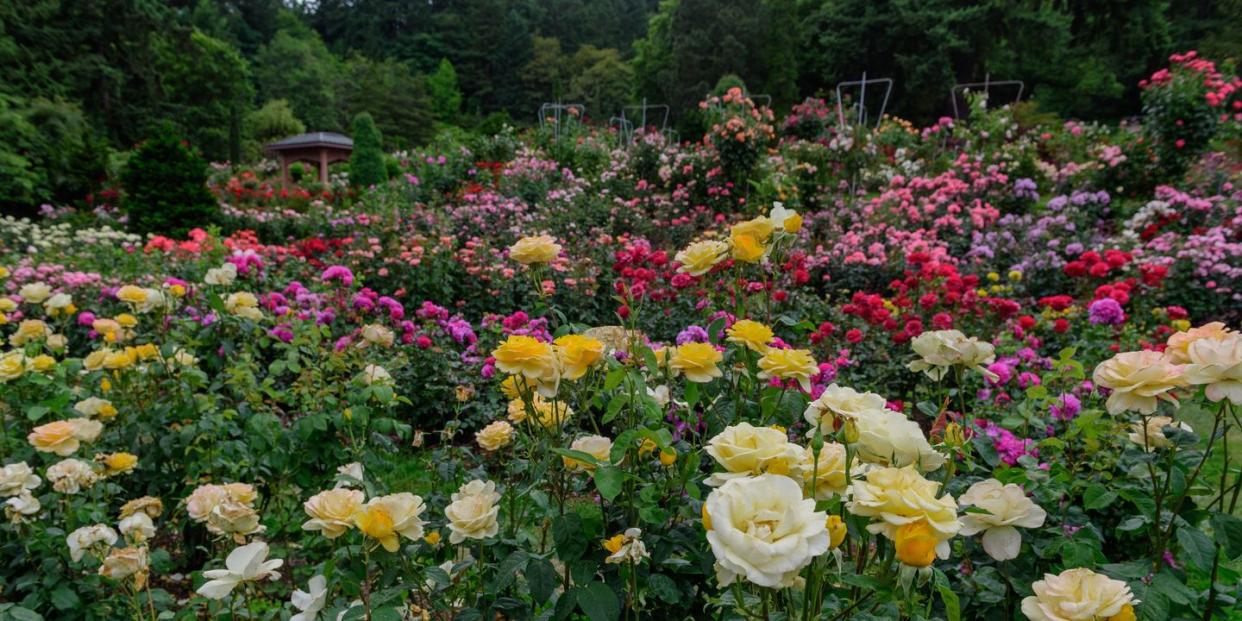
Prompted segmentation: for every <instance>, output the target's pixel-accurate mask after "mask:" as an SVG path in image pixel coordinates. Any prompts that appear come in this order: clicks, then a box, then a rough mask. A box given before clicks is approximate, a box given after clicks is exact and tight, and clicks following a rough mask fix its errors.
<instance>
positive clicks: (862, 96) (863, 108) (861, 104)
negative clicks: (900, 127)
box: [837, 71, 893, 127]
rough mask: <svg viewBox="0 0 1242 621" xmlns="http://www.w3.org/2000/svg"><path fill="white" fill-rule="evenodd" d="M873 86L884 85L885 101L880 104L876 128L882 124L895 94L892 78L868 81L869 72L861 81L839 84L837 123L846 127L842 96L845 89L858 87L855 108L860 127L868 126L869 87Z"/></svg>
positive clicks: (863, 75)
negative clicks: (891, 98)
mask: <svg viewBox="0 0 1242 621" xmlns="http://www.w3.org/2000/svg"><path fill="white" fill-rule="evenodd" d="M872 84H883V85H884V100H883V101H882V102H881V103H880V114H879V115H877V116H876V119H875V126H876V127H879V126H880V122H881V121H882V120H884V112H885V111H886V110H888V98H889V96H891V95H892V94H893V79H892V78H871V79H867V72H866V71H864V72H863V74H862V79H861V80H848V81H845V82H841V83H839V84H837V122H838V123H840V124H841V126H842V127H844V126H845V110H844V108H842V107H841V101H842V95H843V91H844V89H846V88H848V87H851V86H857V87H858V103H857V104H855V105H854V108H855V109H857V110H858V125H866V124H867V87H868V86H870V85H872Z"/></svg>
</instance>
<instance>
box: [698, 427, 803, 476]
mask: <svg viewBox="0 0 1242 621" xmlns="http://www.w3.org/2000/svg"><path fill="white" fill-rule="evenodd" d="M707 454H708V455H710V456H711V458H712V459H714V460H716V463H717V464H718V465H719V466H720V467H721V468H724V469H725V472H715V473H712V475H711V476H709V477H708V478H707V480H706V481H704V483H706V484H707V485H710V486H713V487H717V486H720V485H723V484H724V483H725V482H726V481H728V480H730V479H735V478H739V477H745V476H752V475H758V474H763V473H767V472H771V473H773V474H781V475H787V476H797V473H798V470H799V468H800V467H801V465H802V463H803V460H804V459H805V453H804V450H803V448H802V447H801V446H798V445H797V444H794V443H792V442H790V441H789V438H788V437H787V436H786V435H785V432H784V431H781V430H779V429H773V428H772V427H755V426H753V425H751V424H750V423H738V424H736V425H730V426H728V427H725V428H724V430H723V431H721V432H720V433H719V434H716V436H714V437H713V438H712V439H710V440H708V441H707Z"/></svg>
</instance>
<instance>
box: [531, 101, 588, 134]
mask: <svg viewBox="0 0 1242 621" xmlns="http://www.w3.org/2000/svg"><path fill="white" fill-rule="evenodd" d="M585 115H586V106H585V105H583V104H580V103H568V104H563V103H560V102H556V103H552V102H545V103H544V104H543V105H542V106H539V129H541V130H543V129H547V127H548V125H551V126H552V136H553V139H554V140H557V141H560V139H561V127H562V125H566V124H568V122H569V121H564V122H562V118H564V117H566V116H568V118H569V119H574V120H576V121H578V122H579V123H580V122H582V118H583V117H584V116H585Z"/></svg>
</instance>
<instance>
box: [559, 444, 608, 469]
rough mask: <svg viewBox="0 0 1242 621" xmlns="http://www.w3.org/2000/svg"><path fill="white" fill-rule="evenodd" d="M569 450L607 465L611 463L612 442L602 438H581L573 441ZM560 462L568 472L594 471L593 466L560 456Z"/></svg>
mask: <svg viewBox="0 0 1242 621" xmlns="http://www.w3.org/2000/svg"><path fill="white" fill-rule="evenodd" d="M569 448H571V449H573V450H575V451H578V452H581V453H586V454H587V455H590V456H591V457H594V458H595V460H596V461H598V462H601V463H604V464H608V463H610V462H611V455H612V440H609V439H608V438H605V437H604V436H583V437H581V438H578V439H577V440H574V441H573V443H572V444H570V445H569ZM561 461H562V462H563V463H564V464H565V467H566V468H568V469H570V470H585V471H587V472H591V471H593V470H595V464H592V463H588V462H585V461H581V460H577V459H574V458H572V457H565V456H563V455H562V456H561Z"/></svg>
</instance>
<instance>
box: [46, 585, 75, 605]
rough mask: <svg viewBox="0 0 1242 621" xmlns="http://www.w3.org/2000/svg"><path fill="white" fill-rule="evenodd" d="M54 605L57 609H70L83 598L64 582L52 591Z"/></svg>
mask: <svg viewBox="0 0 1242 621" xmlns="http://www.w3.org/2000/svg"><path fill="white" fill-rule="evenodd" d="M51 597H52V605H53V606H55V607H56V609H57V610H69V609H71V608H74V607H76V606H78V605H79V604H81V603H82V600H81V598H79V597H78V594H77V593H74V592H73V589H71V588H69V586H68V585H65V584H62V585H60V586H58V587H56V588H55V589H52V592H51Z"/></svg>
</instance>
